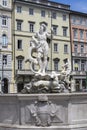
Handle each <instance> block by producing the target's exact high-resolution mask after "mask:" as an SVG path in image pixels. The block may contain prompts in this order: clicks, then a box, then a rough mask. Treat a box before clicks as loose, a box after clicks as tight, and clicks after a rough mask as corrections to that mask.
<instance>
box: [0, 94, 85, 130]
mask: <svg viewBox="0 0 87 130" xmlns="http://www.w3.org/2000/svg"><path fill="white" fill-rule="evenodd" d="M0 130H87V93H73V94H72V93H68V94H43V95H42V94H34V95H33V94H30V95H29V94H26V95H25V94H19V95H18V94H17V95H14V94H13V95H12V94H9V95H0Z"/></svg>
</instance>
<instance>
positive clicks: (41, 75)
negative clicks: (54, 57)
mask: <svg viewBox="0 0 87 130" xmlns="http://www.w3.org/2000/svg"><path fill="white" fill-rule="evenodd" d="M52 36H53V31H52V29H51V34H50V33H48V32H47V26H46V25H45V24H41V25H40V29H39V32H37V33H36V34H35V35H34V36H33V37H32V40H31V41H30V50H29V61H30V66H31V70H32V72H34V77H33V79H32V81H31V82H30V83H28V84H25V86H24V90H23V91H22V92H23V93H24V92H27V93H42V92H43V93H52V92H56V93H60V92H69V91H70V90H71V88H70V80H69V78H70V73H71V63H70V61H69V59H67V62H66V63H65V64H64V65H63V66H62V68H63V70H62V71H61V73H59V74H58V73H56V72H51V73H50V74H48V73H47V72H46V67H47V57H48V51H49V46H48V43H47V38H49V39H51V38H52ZM33 52H36V53H37V57H36V58H33V56H32V53H33ZM42 57H43V59H42ZM35 64H36V65H39V70H38V71H35V70H34V69H33V65H35Z"/></svg>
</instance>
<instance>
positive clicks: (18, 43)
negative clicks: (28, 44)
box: [17, 40, 22, 50]
mask: <svg viewBox="0 0 87 130" xmlns="http://www.w3.org/2000/svg"><path fill="white" fill-rule="evenodd" d="M17 49H20V50H21V49H22V40H18V41H17Z"/></svg>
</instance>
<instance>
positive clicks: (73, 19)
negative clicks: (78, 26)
mask: <svg viewBox="0 0 87 130" xmlns="http://www.w3.org/2000/svg"><path fill="white" fill-rule="evenodd" d="M72 22H73V23H74V24H75V23H76V17H74V16H73V17H72Z"/></svg>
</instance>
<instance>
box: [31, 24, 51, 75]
mask: <svg viewBox="0 0 87 130" xmlns="http://www.w3.org/2000/svg"><path fill="white" fill-rule="evenodd" d="M52 32H53V31H52ZM47 38H49V39H51V38H52V35H51V34H50V33H48V32H47V30H46V25H45V24H41V25H40V29H39V32H37V33H36V34H35V35H34V36H33V37H32V41H31V48H30V53H32V49H33V48H34V49H36V52H37V58H36V59H35V58H34V60H33V58H32V57H30V58H29V59H30V60H31V62H33V63H34V64H38V65H39V71H38V72H37V73H39V74H45V71H46V67H47V57H48V50H49V46H48V43H47ZM42 57H43V60H42Z"/></svg>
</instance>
